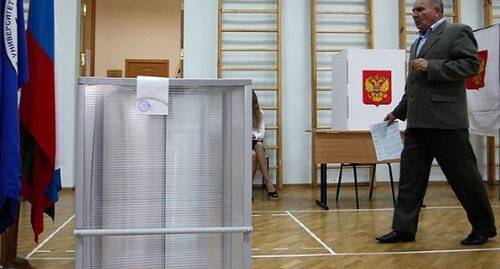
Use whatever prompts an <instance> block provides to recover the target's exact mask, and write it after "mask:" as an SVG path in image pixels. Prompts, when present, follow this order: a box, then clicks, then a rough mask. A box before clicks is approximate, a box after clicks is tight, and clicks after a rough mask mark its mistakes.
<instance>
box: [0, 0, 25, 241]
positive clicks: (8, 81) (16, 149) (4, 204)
mask: <svg viewBox="0 0 500 269" xmlns="http://www.w3.org/2000/svg"><path fill="white" fill-rule="evenodd" d="M0 16H2V29H1V31H0V32H1V35H2V40H1V41H0V53H1V55H0V234H1V233H3V232H4V231H5V230H6V229H7V228H8V227H9V226H10V225H11V224H13V223H14V222H15V221H16V213H17V208H18V206H19V202H20V191H21V158H20V142H19V113H18V90H19V88H20V87H21V86H22V85H24V84H25V83H26V81H27V80H28V68H27V67H28V62H27V51H26V34H25V31H24V10H23V1H22V0H2V7H1V13H0Z"/></svg>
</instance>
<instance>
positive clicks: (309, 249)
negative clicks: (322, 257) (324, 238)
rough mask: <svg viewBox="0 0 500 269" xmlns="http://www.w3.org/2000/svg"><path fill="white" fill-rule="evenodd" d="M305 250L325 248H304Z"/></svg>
mask: <svg viewBox="0 0 500 269" xmlns="http://www.w3.org/2000/svg"><path fill="white" fill-rule="evenodd" d="M302 249H304V250H318V249H323V248H302Z"/></svg>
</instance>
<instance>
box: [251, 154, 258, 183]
mask: <svg viewBox="0 0 500 269" xmlns="http://www.w3.org/2000/svg"><path fill="white" fill-rule="evenodd" d="M256 173H257V153H256V152H255V150H252V183H253V179H254V178H255V174H256Z"/></svg>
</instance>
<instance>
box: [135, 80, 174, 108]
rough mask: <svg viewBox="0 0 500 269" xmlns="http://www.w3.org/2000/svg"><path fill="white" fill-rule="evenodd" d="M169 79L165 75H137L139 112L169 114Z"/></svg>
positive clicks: (137, 105)
mask: <svg viewBox="0 0 500 269" xmlns="http://www.w3.org/2000/svg"><path fill="white" fill-rule="evenodd" d="M168 89H169V79H168V78H163V77H146V76H138V77H137V102H136V107H137V113H139V114H150V115H168Z"/></svg>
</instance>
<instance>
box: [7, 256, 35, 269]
mask: <svg viewBox="0 0 500 269" xmlns="http://www.w3.org/2000/svg"><path fill="white" fill-rule="evenodd" d="M4 268H5V269H32V268H33V266H31V264H30V263H29V262H28V260H26V259H24V258H19V257H17V258H11V259H9V260H7V262H6V263H5V265H4Z"/></svg>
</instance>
